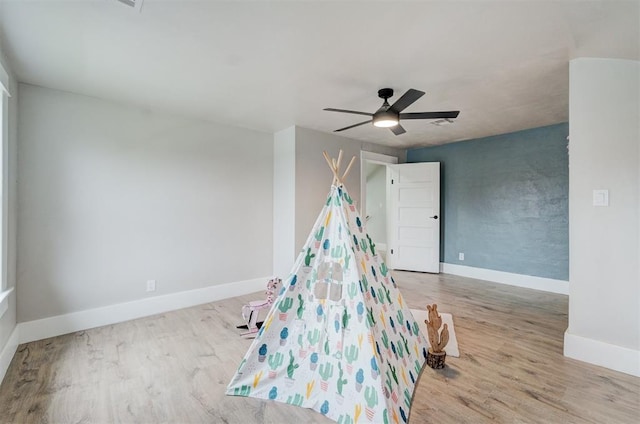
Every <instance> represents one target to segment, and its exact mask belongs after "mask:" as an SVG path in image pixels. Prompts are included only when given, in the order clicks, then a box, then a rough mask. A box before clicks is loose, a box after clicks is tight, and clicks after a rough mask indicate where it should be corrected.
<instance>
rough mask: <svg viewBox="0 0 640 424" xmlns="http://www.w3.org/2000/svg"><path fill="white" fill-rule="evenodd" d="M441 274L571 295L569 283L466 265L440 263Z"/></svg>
mask: <svg viewBox="0 0 640 424" xmlns="http://www.w3.org/2000/svg"><path fill="white" fill-rule="evenodd" d="M440 272H444V273H445V274H453V275H459V276H461V277H469V278H475V279H478V280H485V281H491V282H493V283H500V284H508V285H510V286H517V287H525V288H528V289H534V290H542V291H547V292H551V293H559V294H566V295H568V294H569V282H568V281H565V280H554V279H553V278H544V277H534V276H532V275H523V274H513V273H510V272H503V271H495V270H493V269H486V268H474V267H470V266H464V265H456V264H448V263H444V262H441V263H440Z"/></svg>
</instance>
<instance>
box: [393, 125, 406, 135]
mask: <svg viewBox="0 0 640 424" xmlns="http://www.w3.org/2000/svg"><path fill="white" fill-rule="evenodd" d="M389 129H390V130H391V131H392V132H393V133H394V134H395V135H400V134H404V133H406V132H407V131H405V129H404V128H402V125H400V124H398V125H395V126H393V127H389Z"/></svg>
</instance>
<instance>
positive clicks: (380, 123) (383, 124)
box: [373, 110, 399, 128]
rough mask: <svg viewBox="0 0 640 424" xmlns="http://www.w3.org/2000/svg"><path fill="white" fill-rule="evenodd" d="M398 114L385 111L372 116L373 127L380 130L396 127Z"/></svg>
mask: <svg viewBox="0 0 640 424" xmlns="http://www.w3.org/2000/svg"><path fill="white" fill-rule="evenodd" d="M398 122H399V119H398V114H397V113H393V112H392V111H388V110H385V111H383V112H378V113H376V114H375V115H374V116H373V125H375V126H376V127H380V128H389V127H394V126H396V125H398Z"/></svg>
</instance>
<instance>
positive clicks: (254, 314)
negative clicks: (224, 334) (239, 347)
mask: <svg viewBox="0 0 640 424" xmlns="http://www.w3.org/2000/svg"><path fill="white" fill-rule="evenodd" d="M279 284H282V280H281V279H280V278H276V277H274V278H272V279H271V280H269V282H268V283H267V291H266V292H265V293H266V295H267V298H266V299H264V300H254V301H251V302H249V303H248V304H246V305H244V306H243V307H242V318H244V320H245V321H246V323H247V324H246V325H241V326H238V328H246V329H247V330H249V331H247V332H245V333H242V335H243V336H246V335H249V334H254V333H257V332H258V330H259V329H260V327H259V325H260V324H262V323H261V322H260V323H259V322H258V315H260V310H262V309H266V308H269V307H271V305H272V304H273V301H274V300H275V299H276V290H277V289H278V285H279Z"/></svg>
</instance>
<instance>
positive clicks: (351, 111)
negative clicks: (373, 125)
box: [322, 107, 373, 116]
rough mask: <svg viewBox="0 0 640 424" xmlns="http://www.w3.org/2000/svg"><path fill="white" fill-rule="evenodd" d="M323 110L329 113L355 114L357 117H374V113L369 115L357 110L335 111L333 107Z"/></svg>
mask: <svg viewBox="0 0 640 424" xmlns="http://www.w3.org/2000/svg"><path fill="white" fill-rule="evenodd" d="M322 110H327V111H329V112H342V113H353V114H356V115H364V116H373V113H367V112H358V111H357V110H346V109H334V108H332V107H328V108H325V109H322Z"/></svg>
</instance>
